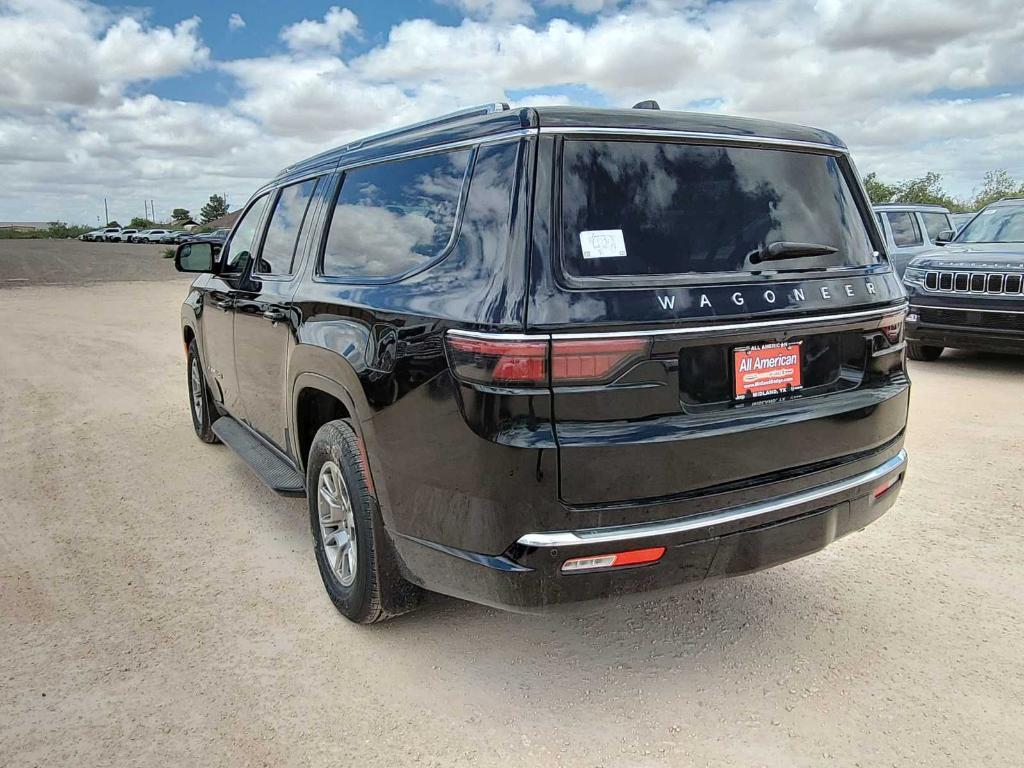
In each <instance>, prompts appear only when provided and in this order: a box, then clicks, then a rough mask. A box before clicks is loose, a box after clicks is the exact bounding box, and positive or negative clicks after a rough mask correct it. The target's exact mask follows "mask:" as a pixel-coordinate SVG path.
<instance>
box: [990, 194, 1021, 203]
mask: <svg viewBox="0 0 1024 768" xmlns="http://www.w3.org/2000/svg"><path fill="white" fill-rule="evenodd" d="M1004 200H1024V195H1009V196H1008V197H1000V198H999V199H998V200H996V202H997V203H1001V202H1003V201H1004Z"/></svg>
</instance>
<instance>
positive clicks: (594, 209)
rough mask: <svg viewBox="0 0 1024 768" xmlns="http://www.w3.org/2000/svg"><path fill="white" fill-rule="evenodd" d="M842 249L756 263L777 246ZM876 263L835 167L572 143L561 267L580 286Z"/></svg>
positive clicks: (822, 162)
mask: <svg viewBox="0 0 1024 768" xmlns="http://www.w3.org/2000/svg"><path fill="white" fill-rule="evenodd" d="M787 241H788V242H798V243H815V244H820V245H827V246H830V247H833V248H836V249H838V250H837V252H836V253H834V254H830V255H827V256H813V257H803V258H794V259H787V260H785V261H772V262H761V263H757V260H756V258H755V259H754V260H753V261H752V260H751V256H754V255H755V254H757V253H758V251H760V250H761V249H763V248H766V247H767V246H768V245H770V244H772V243H776V242H787ZM877 262H878V257H877V256H876V255H875V253H874V248H873V247H872V245H871V241H870V239H869V237H868V234H867V229H866V227H865V222H864V221H863V219H862V218H861V214H860V212H859V210H858V208H857V205H856V203H855V200H854V197H853V195H852V193H851V191H850V188H849V185H848V184H847V181H846V178H845V177H844V175H843V173H842V170H841V168H840V166H839V164H838V162H837V160H836V158H834V157H832V156H828V155H820V154H810V153H801V152H790V151H784V150H774V149H750V148H744V147H722V146H701V145H693V144H670V143H654V142H639V141H566V142H565V143H564V150H563V158H562V263H563V269H564V271H565V273H566V274H567V275H569V276H571V277H579V278H587V277H595V278H604V277H624V278H627V277H631V276H632V277H638V278H642V277H645V276H664V275H709V274H716V273H718V274H728V273H735V272H774V271H780V270H781V271H789V270H808V269H811V270H815V269H828V268H836V267H860V266H866V265H870V264H875V263H877Z"/></svg>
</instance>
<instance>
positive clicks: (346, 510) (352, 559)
mask: <svg viewBox="0 0 1024 768" xmlns="http://www.w3.org/2000/svg"><path fill="white" fill-rule="evenodd" d="M317 512H318V515H319V519H320V540H321V541H322V542H323V546H324V554H325V555H326V558H327V564H328V566H329V567H330V569H331V571H332V572H333V573H334V575H335V576H336V577H337V579H338V581H339V582H340V583H341V585H342V586H343V587H350V586H352V583H353V582H354V581H355V580H356V567H357V555H358V548H357V547H358V545H357V541H356V520H355V513H354V512H353V510H352V500H351V498H350V497H349V494H348V486H347V485H346V484H345V479H344V478H343V477H342V474H341V468H340V467H339V466H338V465H337V464H335V463H334V462H333V461H325V462H324V465H323V466H322V467H321V468H320V479H319V480H318V481H317Z"/></svg>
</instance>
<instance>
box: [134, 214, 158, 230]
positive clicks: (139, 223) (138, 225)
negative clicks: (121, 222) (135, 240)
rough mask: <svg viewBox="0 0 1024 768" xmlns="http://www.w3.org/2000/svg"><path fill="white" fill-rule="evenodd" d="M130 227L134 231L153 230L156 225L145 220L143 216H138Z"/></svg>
mask: <svg viewBox="0 0 1024 768" xmlns="http://www.w3.org/2000/svg"><path fill="white" fill-rule="evenodd" d="M128 226H129V227H131V228H132V229H152V228H153V226H154V224H153V222H152V221H150V220H149V219H144V218H142V217H141V216H136V217H135V218H133V219H132V220H131V221H130V222H128Z"/></svg>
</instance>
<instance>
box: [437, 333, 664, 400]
mask: <svg viewBox="0 0 1024 768" xmlns="http://www.w3.org/2000/svg"><path fill="white" fill-rule="evenodd" d="M447 342H448V352H449V360H450V363H451V367H452V371H453V372H454V373H455V375H456V376H457V377H458V378H459V379H461V380H462V381H467V382H471V383H475V384H493V385H497V386H514V387H535V386H548V385H549V384H551V385H554V386H558V385H568V384H581V385H585V384H598V383H602V382H607V381H611V380H612V379H613V378H615V377H616V376H617V375H619V374H620V373H622V372H623V371H625V370H626V368H628V367H629V366H630V365H631V364H633V363H635V362H637V361H639V360H642V359H644V358H645V357H646V356H647V353H648V350H649V349H650V342H649V341H648V340H647V339H642V338H621V339H582V340H573V339H566V340H562V339H556V340H555V341H553V342H552V341H550V340H549V338H548V337H547V336H544V337H540V338H538V339H537V340H532V339H524V338H522V337H514V338H502V337H501V336H500V335H498V334H495V335H492V336H482V335H481V336H466V335H463V334H460V333H458V332H450V333H449V334H448V337H447Z"/></svg>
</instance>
